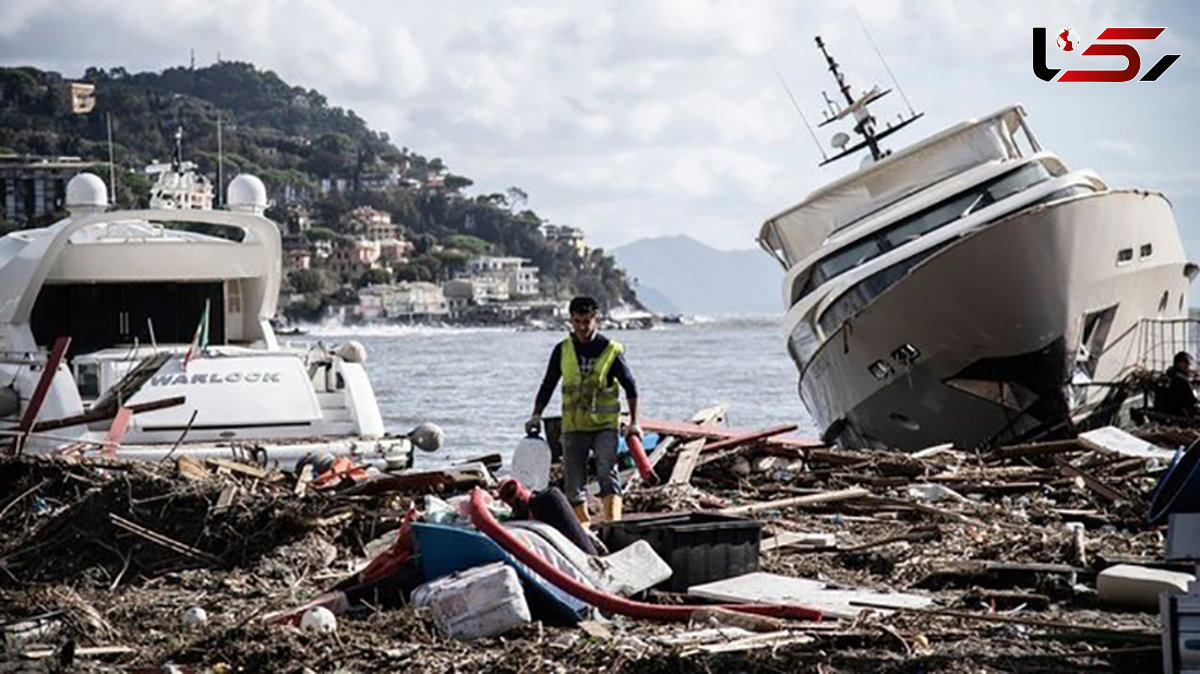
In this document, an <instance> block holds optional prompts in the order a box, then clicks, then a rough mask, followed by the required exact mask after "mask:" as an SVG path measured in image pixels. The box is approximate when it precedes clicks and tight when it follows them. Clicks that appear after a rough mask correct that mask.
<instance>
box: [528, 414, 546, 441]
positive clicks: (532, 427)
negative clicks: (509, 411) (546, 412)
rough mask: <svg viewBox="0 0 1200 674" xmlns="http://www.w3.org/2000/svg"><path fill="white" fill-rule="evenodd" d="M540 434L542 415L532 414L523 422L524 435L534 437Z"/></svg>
mask: <svg viewBox="0 0 1200 674" xmlns="http://www.w3.org/2000/svg"><path fill="white" fill-rule="evenodd" d="M541 433H542V415H540V414H534V415H533V416H531V417H529V421H526V422H525V435H529V436H534V435H541Z"/></svg>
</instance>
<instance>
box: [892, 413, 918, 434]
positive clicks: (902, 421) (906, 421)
mask: <svg viewBox="0 0 1200 674" xmlns="http://www.w3.org/2000/svg"><path fill="white" fill-rule="evenodd" d="M888 418H889V419H891V420H892V421H894V422H896V425H897V426H899V427H900V428H903V429H904V430H906V431H913V432H916V431H919V430H921V424H919V423H917V422H916V420H914V419H910V418H908V417H907V416H905V415H903V414H900V413H899V412H892V413H891V414H889V415H888Z"/></svg>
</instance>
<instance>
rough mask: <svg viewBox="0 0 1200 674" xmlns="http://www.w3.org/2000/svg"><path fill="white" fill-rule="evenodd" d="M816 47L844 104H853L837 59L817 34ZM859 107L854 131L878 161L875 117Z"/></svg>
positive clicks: (863, 107)
mask: <svg viewBox="0 0 1200 674" xmlns="http://www.w3.org/2000/svg"><path fill="white" fill-rule="evenodd" d="M817 49H820V50H821V54H822V55H824V56H825V62H826V63H828V64H829V72H831V73H833V79H835V80H837V83H838V91H840V92H841V93H842V96H843V97H845V99H846V105H847V106H853V105H854V95H853V94H851V93H850V85H849V84H846V77H845V76H844V75H842V71H840V70H838V64H837V61H834V60H833V57H832V56H830V55H829V52H828V51H826V50H825V43H824V42H822V41H821V36H820V35H818V36H817ZM859 109H860V110H861V111H862V114H855V115H854V117H855V119H857V120H858V124H855V125H854V131H855V132H856V133H858V135H860V136H862V137H863V140H865V141H866V143H867V147H869V148H871V157H872V158H873V159H874V160H875V161H879V160H880V159H883V151H882V150H880V149H879V142H878V141H877V140H876V138H875V118H874V117H872V116H871V114H870V113H869V112H867V108H866V106H865V105H863V106H862V107H861V108H859Z"/></svg>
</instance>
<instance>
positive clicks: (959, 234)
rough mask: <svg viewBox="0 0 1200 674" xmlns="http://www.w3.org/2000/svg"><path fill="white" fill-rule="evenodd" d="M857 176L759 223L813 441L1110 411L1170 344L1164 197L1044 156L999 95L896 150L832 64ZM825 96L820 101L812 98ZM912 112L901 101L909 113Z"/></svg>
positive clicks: (1172, 328) (1000, 428)
mask: <svg viewBox="0 0 1200 674" xmlns="http://www.w3.org/2000/svg"><path fill="white" fill-rule="evenodd" d="M817 44H818V47H819V48H820V50H821V51H822V53H823V54H824V56H825V59H826V61H827V63H828V64H829V69H830V71H831V72H832V73H833V75H834V77H835V79H836V80H837V82H838V86H839V90H840V92H841V94H842V95H843V97H844V98H845V101H846V105H845V106H844V107H839V106H836V105H835V106H833V114H830V115H827V119H826V122H825V123H831V122H835V121H839V120H842V119H847V118H852V120H853V121H854V123H855V126H854V129H853V130H854V131H855V133H857V134H858V135H859V136H860V137H861V138H862V140H861V141H860V142H858V143H857V144H855V145H853V146H851V147H846V145H847V144H848V142H849V136H848V134H845V133H839V134H836V135H835V136H834V137H833V145H834V147H835V148H839V149H842V152H841V153H840V154H838V155H837V156H835V157H833V158H831V159H828V160H826V162H825V163H828V162H829V161H833V160H835V159H839V158H841V157H845V156H848V155H850V154H852V153H855V152H857V151H860V150H864V149H866V150H869V151H870V156H869V157H867V158H866V160H865V162H864V163H863V165H862V166H861V168H859V169H858V170H856V171H854V172H853V173H851V174H849V175H847V176H845V177H843V178H840V179H838V180H836V181H834V182H832V183H830V184H828V185H825V186H824V187H821V188H819V189H818V190H816V191H815V192H813V193H811V194H810V195H809V196H808V197H807V198H806V199H805V200H803V201H802V202H800V203H799V204H797V205H795V206H793V207H791V208H789V209H787V210H785V211H783V212H782V213H779V214H778V215H775V216H773V217H771V218H769V219H768V220H767V221H766V222H765V223H764V224H763V225H762V228H761V230H760V232H759V236H758V242H759V244H760V245H761V246H762V247H763V249H764V250H766V251H767V252H768V253H769V254H771V255H772V256H773V257H775V259H777V260H778V261H779V262H780V263H781V265H782V266H783V268H784V269H785V270H787V271H786V276H785V278H784V282H783V304H784V307H785V309H786V311H787V314H786V318H785V327H786V330H787V348H788V352H789V354H790V355H791V357H792V359H793V361H794V362H795V364H796V366H797V368H798V370H799V373H800V378H799V391H800V396H801V399H802V400H803V402H804V404H805V406H806V407H807V409H808V410H809V411H810V413H811V414H812V415H813V416H814V417H815V419H816V421H817V423H818V424H819V425H820V427H821V428H822V430H823V436H824V438H825V440H826V441H827V442H837V443H839V444H841V445H843V446H858V447H870V446H890V447H898V448H901V449H906V450H914V449H920V448H922V447H928V446H931V445H934V444H938V443H943V442H955V443H958V444H959V445H960V446H968V447H971V446H980V445H991V444H1002V443H1009V442H1016V441H1022V440H1027V439H1034V438H1040V437H1055V436H1062V435H1068V434H1070V433H1072V432H1074V431H1076V430H1078V429H1080V428H1082V427H1087V426H1089V425H1095V424H1098V423H1109V422H1111V421H1112V420H1114V418H1115V415H1116V414H1117V413H1118V411H1119V408H1120V406H1121V403H1122V402H1123V399H1124V397H1125V393H1123V390H1124V389H1122V388H1121V387H1120V386H1117V384H1118V383H1119V382H1121V381H1123V380H1124V379H1125V378H1126V376H1127V375H1129V374H1130V373H1131V372H1133V371H1135V370H1137V369H1138V368H1145V367H1164V366H1165V365H1169V364H1170V353H1172V352H1173V346H1174V345H1179V346H1182V345H1183V344H1185V343H1187V341H1188V340H1187V335H1186V334H1184V333H1185V332H1186V330H1187V326H1186V321H1187V318H1186V317H1187V307H1188V303H1187V292H1188V285H1189V283H1190V281H1191V280H1192V279H1193V278H1194V277H1195V276H1196V273H1197V270H1198V268H1197V266H1196V265H1194V264H1191V263H1189V262H1188V261H1187V259H1186V257H1185V256H1184V251H1183V246H1182V243H1181V241H1180V237H1179V232H1178V229H1177V228H1176V225H1175V220H1174V216H1173V215H1172V212H1171V206H1170V203H1169V202H1168V201H1167V199H1166V198H1165V197H1164V196H1163V195H1162V194H1159V193H1157V192H1147V191H1143V190H1133V189H1112V188H1110V187H1109V186H1108V185H1107V184H1106V183H1105V182H1104V181H1103V180H1102V179H1101V178H1100V176H1098V175H1097V174H1096V173H1095V172H1093V171H1090V170H1073V169H1071V168H1069V167H1068V166H1067V165H1066V164H1065V163H1064V162H1063V161H1062V160H1061V159H1059V157H1058V156H1057V155H1055V154H1054V153H1052V152H1049V151H1047V150H1045V149H1043V148H1042V146H1041V145H1040V143H1039V142H1038V140H1037V138H1036V137H1035V136H1034V135H1033V133H1032V131H1031V130H1030V128H1029V125H1028V123H1027V121H1026V113H1025V110H1024V109H1023V108H1022V107H1021V106H1020V105H1013V106H1010V107H1007V108H1004V109H1002V110H999V111H997V112H995V113H993V114H991V115H988V116H986V117H983V118H980V119H975V120H970V121H966V122H962V123H960V124H957V125H955V126H952V127H950V128H948V129H945V130H943V131H941V132H939V133H937V134H934V135H933V136H930V137H928V138H926V139H924V140H922V141H920V142H918V143H916V144H914V145H911V146H909V147H907V148H904V149H902V150H899V151H896V152H890V151H888V150H885V149H883V148H882V147H881V146H880V143H879V141H880V140H881V139H882V138H883V137H885V136H887V135H889V134H891V133H893V132H895V131H897V130H899V129H900V128H902V127H904V126H906V125H907V124H908V123H909V122H911V121H914V120H915V119H916V118H917V117H919V115H917V114H915V113H912V114H911V116H910V117H909V118H907V119H904V118H903V117H901V118H900V122H899V124H896V125H888V126H887V127H886V128H884V129H882V130H877V122H876V120H875V118H874V117H873V116H872V115H871V113H870V111H869V109H868V105H869V104H871V103H874V102H875V101H877V100H878V99H879V98H881V97H882V96H883V95H884V94H886V93H888V92H886V91H884V92H880V91H879V90H878V89H872V90H871V91H869V92H867V93H865V94H862V95H861V96H859V97H857V98H856V97H854V96H853V95H852V93H851V90H850V87H849V86H848V85H847V84H846V83H845V79H844V77H843V75H842V73H841V72H840V71H839V70H838V67H837V63H836V62H835V61H834V60H833V58H832V57H830V56H829V54H828V52H827V51H826V50H825V45H824V44H823V43H822V42H821V39H820V38H819V37H818V38H817ZM827 100H828V99H827ZM910 113H911V110H910Z"/></svg>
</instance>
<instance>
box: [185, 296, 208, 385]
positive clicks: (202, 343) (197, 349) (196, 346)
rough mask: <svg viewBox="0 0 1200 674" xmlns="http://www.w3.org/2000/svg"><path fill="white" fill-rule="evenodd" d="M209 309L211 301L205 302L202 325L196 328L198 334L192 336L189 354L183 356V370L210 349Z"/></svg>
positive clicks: (201, 319)
mask: <svg viewBox="0 0 1200 674" xmlns="http://www.w3.org/2000/svg"><path fill="white" fill-rule="evenodd" d="M208 307H209V301H208V300H204V313H203V314H201V315H200V324H199V325H197V326H196V334H194V335H192V343H191V344H189V345H188V350H187V353H185V354H184V355H183V368H184V369H185V370H186V369H187V364H188V362H190V361H191V360H192V359H193V358H195V357H196V356H198V355H200V354H201V353H203V352H204V350H205V349H207V348H208Z"/></svg>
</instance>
